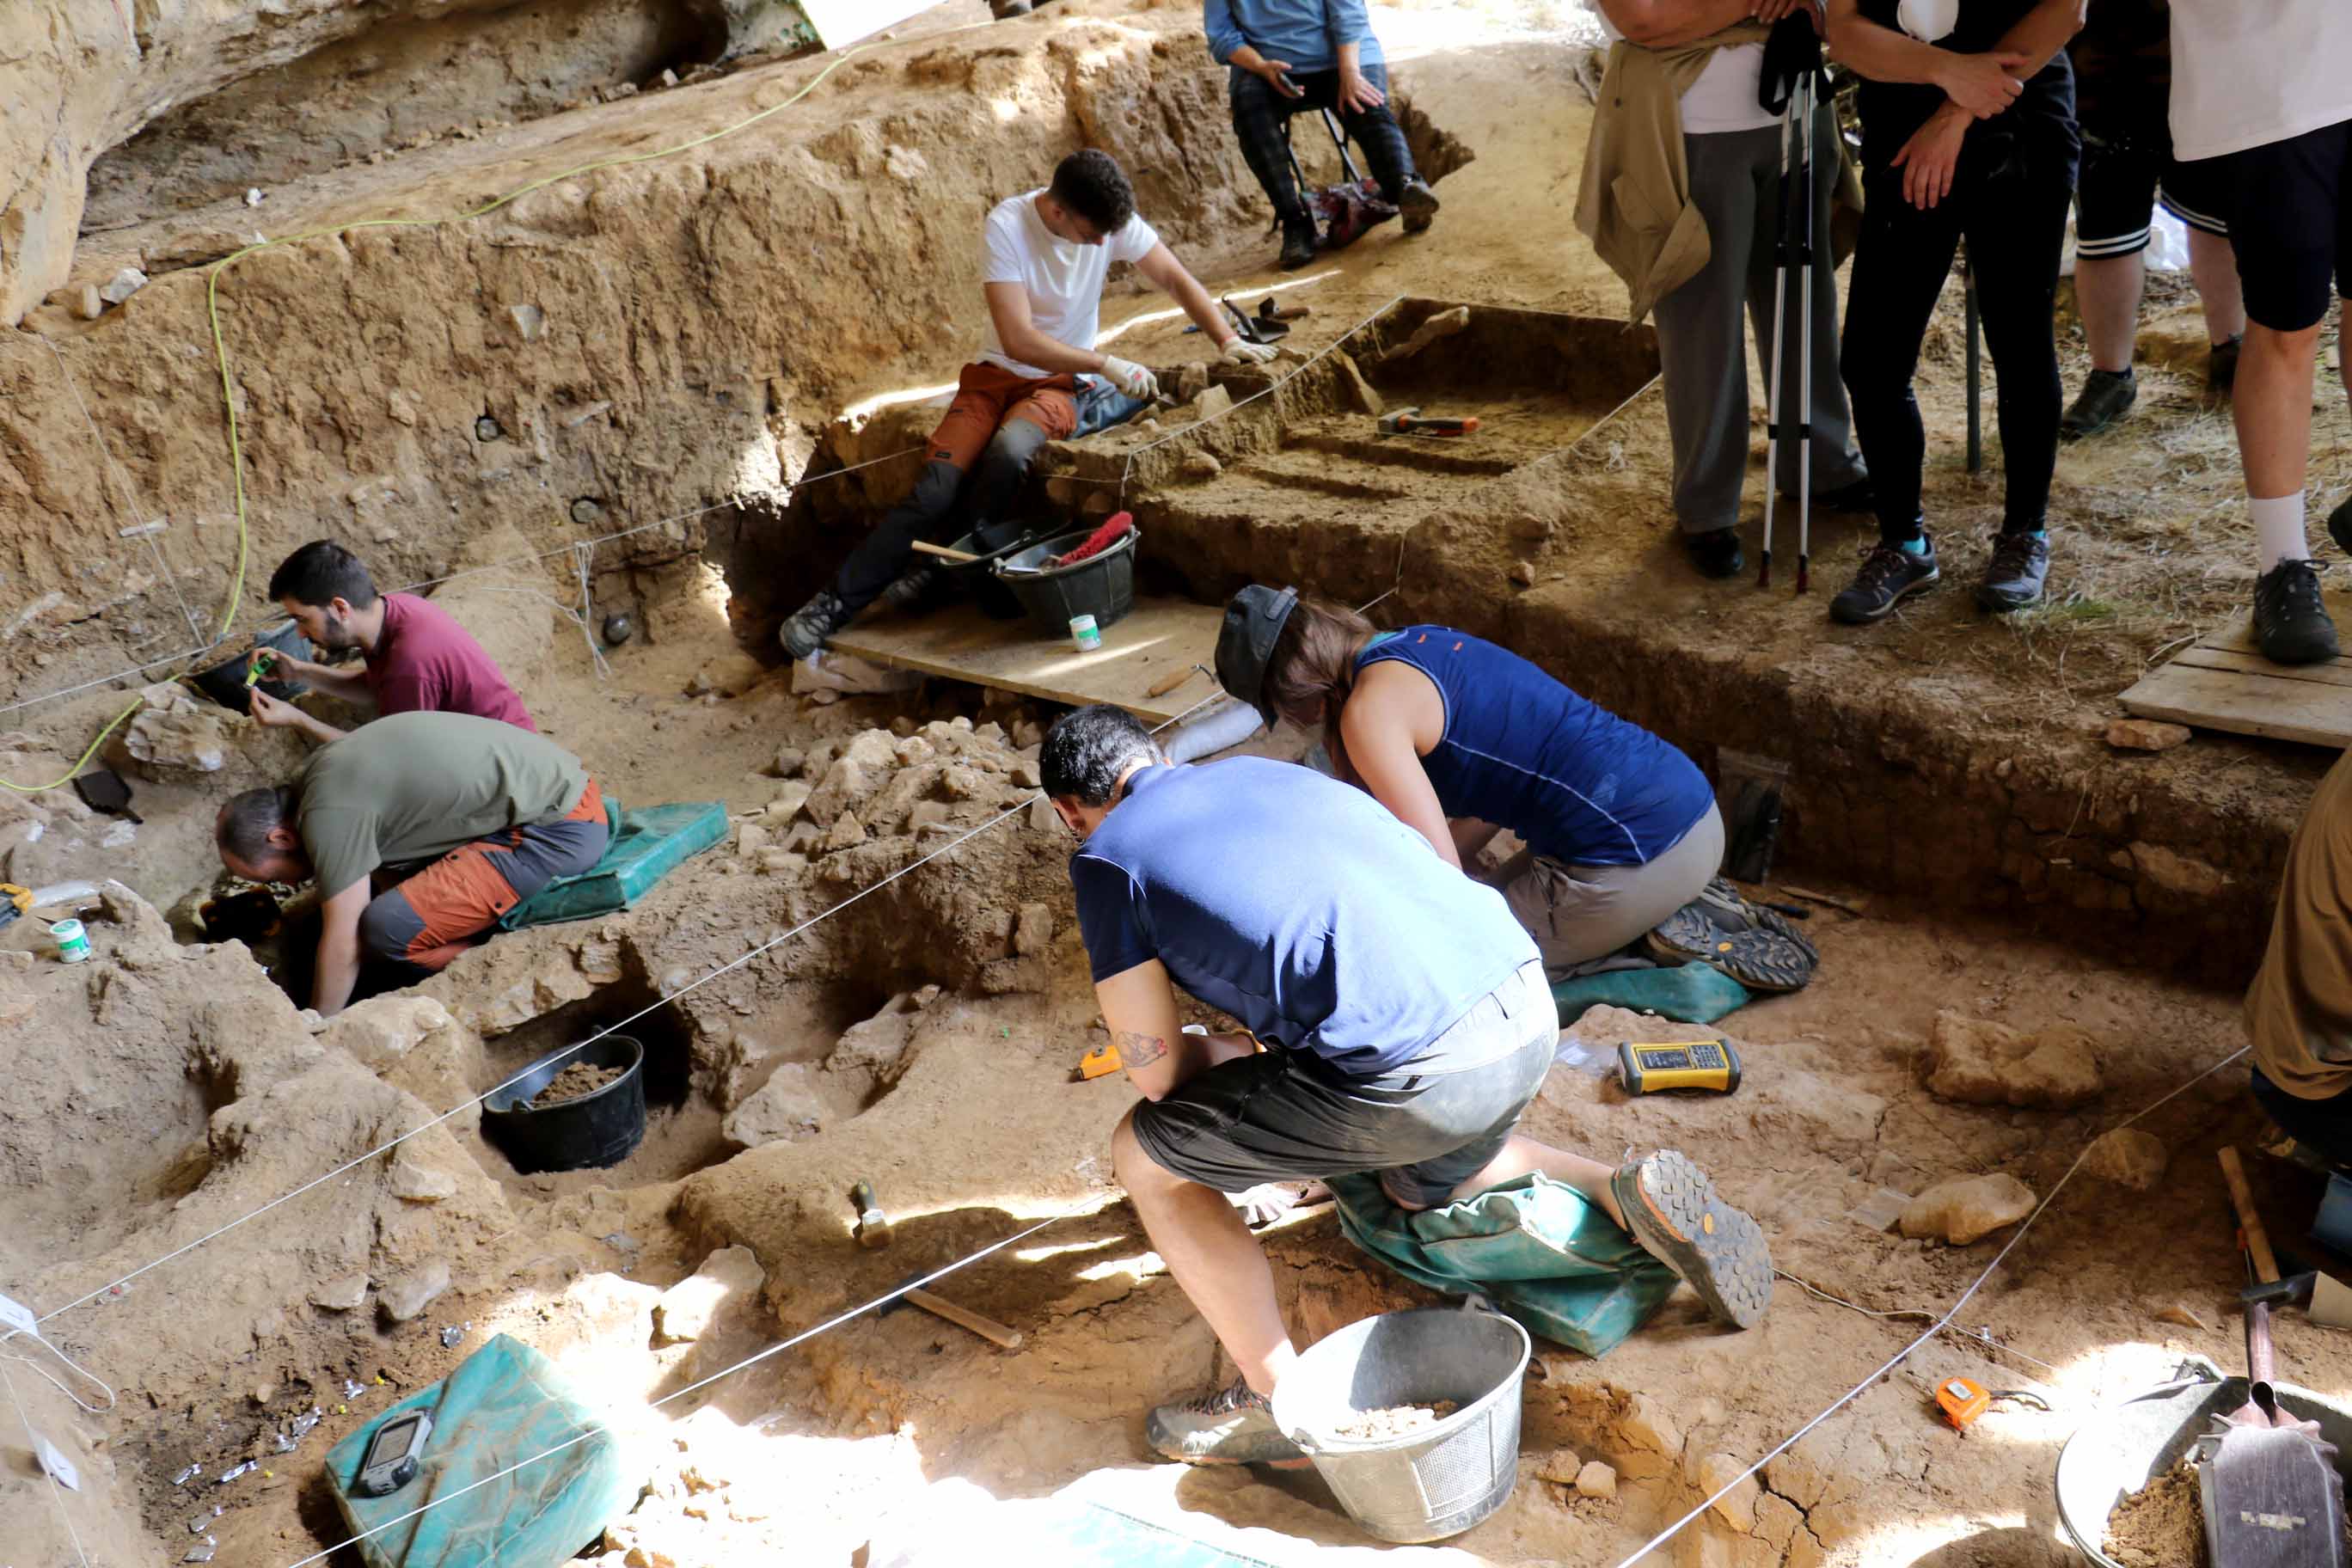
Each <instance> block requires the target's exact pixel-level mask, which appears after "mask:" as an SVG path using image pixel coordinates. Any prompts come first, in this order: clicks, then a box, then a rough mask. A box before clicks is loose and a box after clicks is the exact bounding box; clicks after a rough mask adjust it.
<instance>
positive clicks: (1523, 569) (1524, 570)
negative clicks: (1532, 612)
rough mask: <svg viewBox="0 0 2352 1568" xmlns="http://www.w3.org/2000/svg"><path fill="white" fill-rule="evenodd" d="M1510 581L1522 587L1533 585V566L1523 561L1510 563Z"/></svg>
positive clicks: (1534, 576) (1534, 573)
mask: <svg viewBox="0 0 2352 1568" xmlns="http://www.w3.org/2000/svg"><path fill="white" fill-rule="evenodd" d="M1511 581H1512V582H1514V583H1516V584H1518V585H1519V586H1520V587H1522V588H1532V587H1534V586H1535V585H1536V569H1535V567H1534V566H1533V565H1531V564H1530V563H1528V562H1525V561H1517V562H1514V563H1512V565H1511Z"/></svg>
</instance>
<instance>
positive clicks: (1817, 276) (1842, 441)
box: [1748, 103, 1874, 511]
mask: <svg viewBox="0 0 2352 1568" xmlns="http://www.w3.org/2000/svg"><path fill="white" fill-rule="evenodd" d="M1839 157H1840V153H1839V151H1838V122H1837V110H1835V109H1833V108H1832V107H1831V106H1830V105H1828V104H1826V103H1825V104H1823V105H1822V107H1821V108H1820V110H1817V111H1816V112H1815V114H1814V116H1813V336H1812V355H1813V401H1812V406H1811V409H1809V410H1808V411H1807V412H1808V416H1809V417H1810V419H1811V424H1812V427H1813V434H1812V448H1813V475H1812V489H1813V500H1814V502H1815V504H1817V505H1827V506H1830V507H1832V508H1833V509H1835V510H1841V511H1866V510H1869V509H1870V507H1871V504H1872V501H1873V499H1874V497H1873V494H1872V491H1871V489H1870V485H1869V479H1870V470H1869V468H1867V467H1865V466H1864V463H1863V460H1862V453H1861V452H1860V451H1859V450H1858V449H1857V448H1856V447H1855V446H1854V442H1853V420H1852V417H1851V416H1850V414H1849V412H1848V410H1847V407H1846V400H1845V383H1844V382H1843V380H1841V379H1840V378H1839V375H1838V286H1837V263H1836V261H1835V260H1834V259H1833V258H1832V256H1831V252H1830V225H1831V223H1832V220H1833V217H1834V214H1835V209H1836V205H1837V183H1838V182H1837V174H1838V160H1839ZM1790 177H1791V178H1794V177H1795V176H1794V174H1793V173H1792V174H1791V175H1790ZM1778 178H1779V171H1778V165H1777V164H1776V165H1775V168H1774V179H1775V181H1776V182H1777V180H1778ZM1766 188H1768V189H1769V188H1773V187H1766ZM1760 216H1762V221H1761V222H1759V224H1758V225H1757V226H1756V230H1755V232H1756V233H1757V235H1758V236H1759V241H1758V246H1759V248H1757V249H1755V250H1753V251H1751V252H1750V253H1749V254H1750V259H1749V262H1748V321H1749V323H1750V324H1751V326H1752V327H1753V328H1754V330H1755V332H1756V349H1757V353H1759V354H1763V355H1766V356H1769V355H1770V353H1771V352H1772V279H1773V278H1774V277H1775V276H1776V273H1775V269H1774V267H1773V263H1772V259H1771V243H1772V242H1771V235H1772V224H1771V218H1770V216H1769V212H1768V213H1765V214H1762V215H1760ZM1803 287H1804V279H1802V278H1801V277H1791V278H1790V279H1789V280H1788V284H1787V288H1788V292H1787V294H1786V295H1785V296H1784V299H1783V303H1784V305H1785V308H1786V311H1787V322H1788V334H1787V337H1788V343H1787V347H1786V349H1785V350H1784V351H1783V352H1782V353H1781V355H1780V359H1781V366H1780V377H1781V379H1780V406H1781V407H1782V408H1783V409H1784V410H1785V409H1792V408H1795V407H1796V406H1798V403H1799V399H1800V393H1799V390H1798V384H1799V382H1800V380H1801V375H1802V366H1801V364H1800V363H1798V357H1797V348H1798V344H1797V336H1796V334H1797V329H1798V327H1799V325H1800V324H1801V322H1802V321H1803V320H1804V316H1803V313H1802V311H1801V309H1800V306H1801V303H1802V300H1801V296H1800V294H1799V292H1798V291H1799V290H1800V289H1802V288H1803ZM1764 374H1765V377H1766V379H1767V380H1768V382H1769V379H1770V376H1771V374H1772V367H1771V366H1770V365H1769V364H1768V365H1766V366H1765V367H1764ZM1800 471H1801V470H1800V466H1799V463H1798V461H1797V449H1796V447H1795V446H1794V445H1793V444H1791V443H1783V444H1782V445H1781V447H1780V472H1779V473H1777V474H1775V475H1774V476H1772V480H1773V482H1774V483H1775V484H1777V485H1779V486H1780V493H1781V494H1782V495H1784V496H1793V495H1795V494H1796V493H1797V483H1798V476H1799V473H1800Z"/></svg>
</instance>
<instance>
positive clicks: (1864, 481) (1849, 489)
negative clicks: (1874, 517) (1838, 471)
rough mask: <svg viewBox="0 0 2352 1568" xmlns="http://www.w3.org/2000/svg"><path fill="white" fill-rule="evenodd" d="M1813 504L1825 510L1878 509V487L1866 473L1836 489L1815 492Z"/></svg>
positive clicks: (1858, 510) (1861, 510)
mask: <svg viewBox="0 0 2352 1568" xmlns="http://www.w3.org/2000/svg"><path fill="white" fill-rule="evenodd" d="M1813 505H1815V506H1816V507H1818V508H1820V509H1821V510H1823V511H1850V512H1855V513H1863V512H1872V511H1876V510H1878V489H1877V487H1876V486H1874V485H1873V484H1872V483H1871V482H1870V476H1869V475H1868V474H1864V475H1863V476H1862V478H1860V479H1853V480H1849V481H1848V482H1846V483H1845V484H1842V485H1840V486H1838V487H1837V488H1836V489H1828V490H1816V491H1814V492H1813Z"/></svg>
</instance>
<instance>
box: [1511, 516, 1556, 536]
mask: <svg viewBox="0 0 2352 1568" xmlns="http://www.w3.org/2000/svg"><path fill="white" fill-rule="evenodd" d="M1551 536H1552V525H1551V523H1550V521H1549V520H1547V519H1544V518H1540V517H1538V516H1537V515H1536V514H1535V513H1533V512H1531V511H1523V512H1521V513H1519V515H1518V516H1517V517H1515V518H1513V519H1511V537H1512V538H1513V539H1526V540H1538V539H1549V538H1550V537H1551Z"/></svg>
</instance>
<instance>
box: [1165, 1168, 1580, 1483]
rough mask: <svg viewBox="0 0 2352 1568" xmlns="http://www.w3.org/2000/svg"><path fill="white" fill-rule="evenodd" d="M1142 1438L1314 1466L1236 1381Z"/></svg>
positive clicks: (1180, 1453) (1208, 1460)
mask: <svg viewBox="0 0 2352 1568" xmlns="http://www.w3.org/2000/svg"><path fill="white" fill-rule="evenodd" d="M1619 1201H1620V1202H1621V1203H1622V1201H1623V1200H1622V1199H1620V1200H1619ZM1143 1440H1144V1441H1145V1442H1147V1443H1149V1444H1150V1445H1151V1447H1152V1450H1153V1451H1154V1452H1155V1453H1158V1454H1161V1455H1164V1456H1165V1457H1166V1458H1171V1459H1174V1460H1175V1461H1177V1462H1178V1463H1179V1464H1185V1465H1277V1466H1280V1467H1282V1468H1286V1469H1296V1468H1299V1467H1301V1466H1304V1465H1307V1464H1311V1463H1312V1462H1313V1461H1312V1460H1310V1459H1308V1458H1307V1451H1306V1450H1305V1449H1304V1448H1301V1447H1299V1446H1298V1445H1297V1444H1296V1443H1294V1442H1292V1441H1291V1440H1290V1439H1289V1438H1287V1437H1286V1436H1283V1435H1282V1432H1281V1429H1280V1428H1279V1427H1277V1426H1275V1424H1274V1402H1273V1401H1272V1400H1271V1399H1268V1398H1267V1397H1266V1396H1265V1394H1260V1393H1258V1392H1257V1391H1256V1390H1255V1389H1253V1388H1251V1387H1250V1385H1249V1384H1248V1383H1247V1382H1246V1381H1245V1380H1244V1379H1241V1378H1235V1379H1234V1382H1233V1384H1232V1386H1230V1387H1226V1388H1220V1389H1218V1390H1216V1391H1215V1392H1213V1393H1211V1394H1202V1395H1201V1396H1200V1397H1199V1398H1198V1399H1188V1400H1184V1401H1182V1402H1181V1403H1178V1404H1174V1405H1161V1406H1160V1407H1159V1408H1158V1409H1156V1410H1154V1411H1153V1412H1152V1413H1151V1414H1150V1415H1147V1416H1145V1417H1144V1418H1143Z"/></svg>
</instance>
